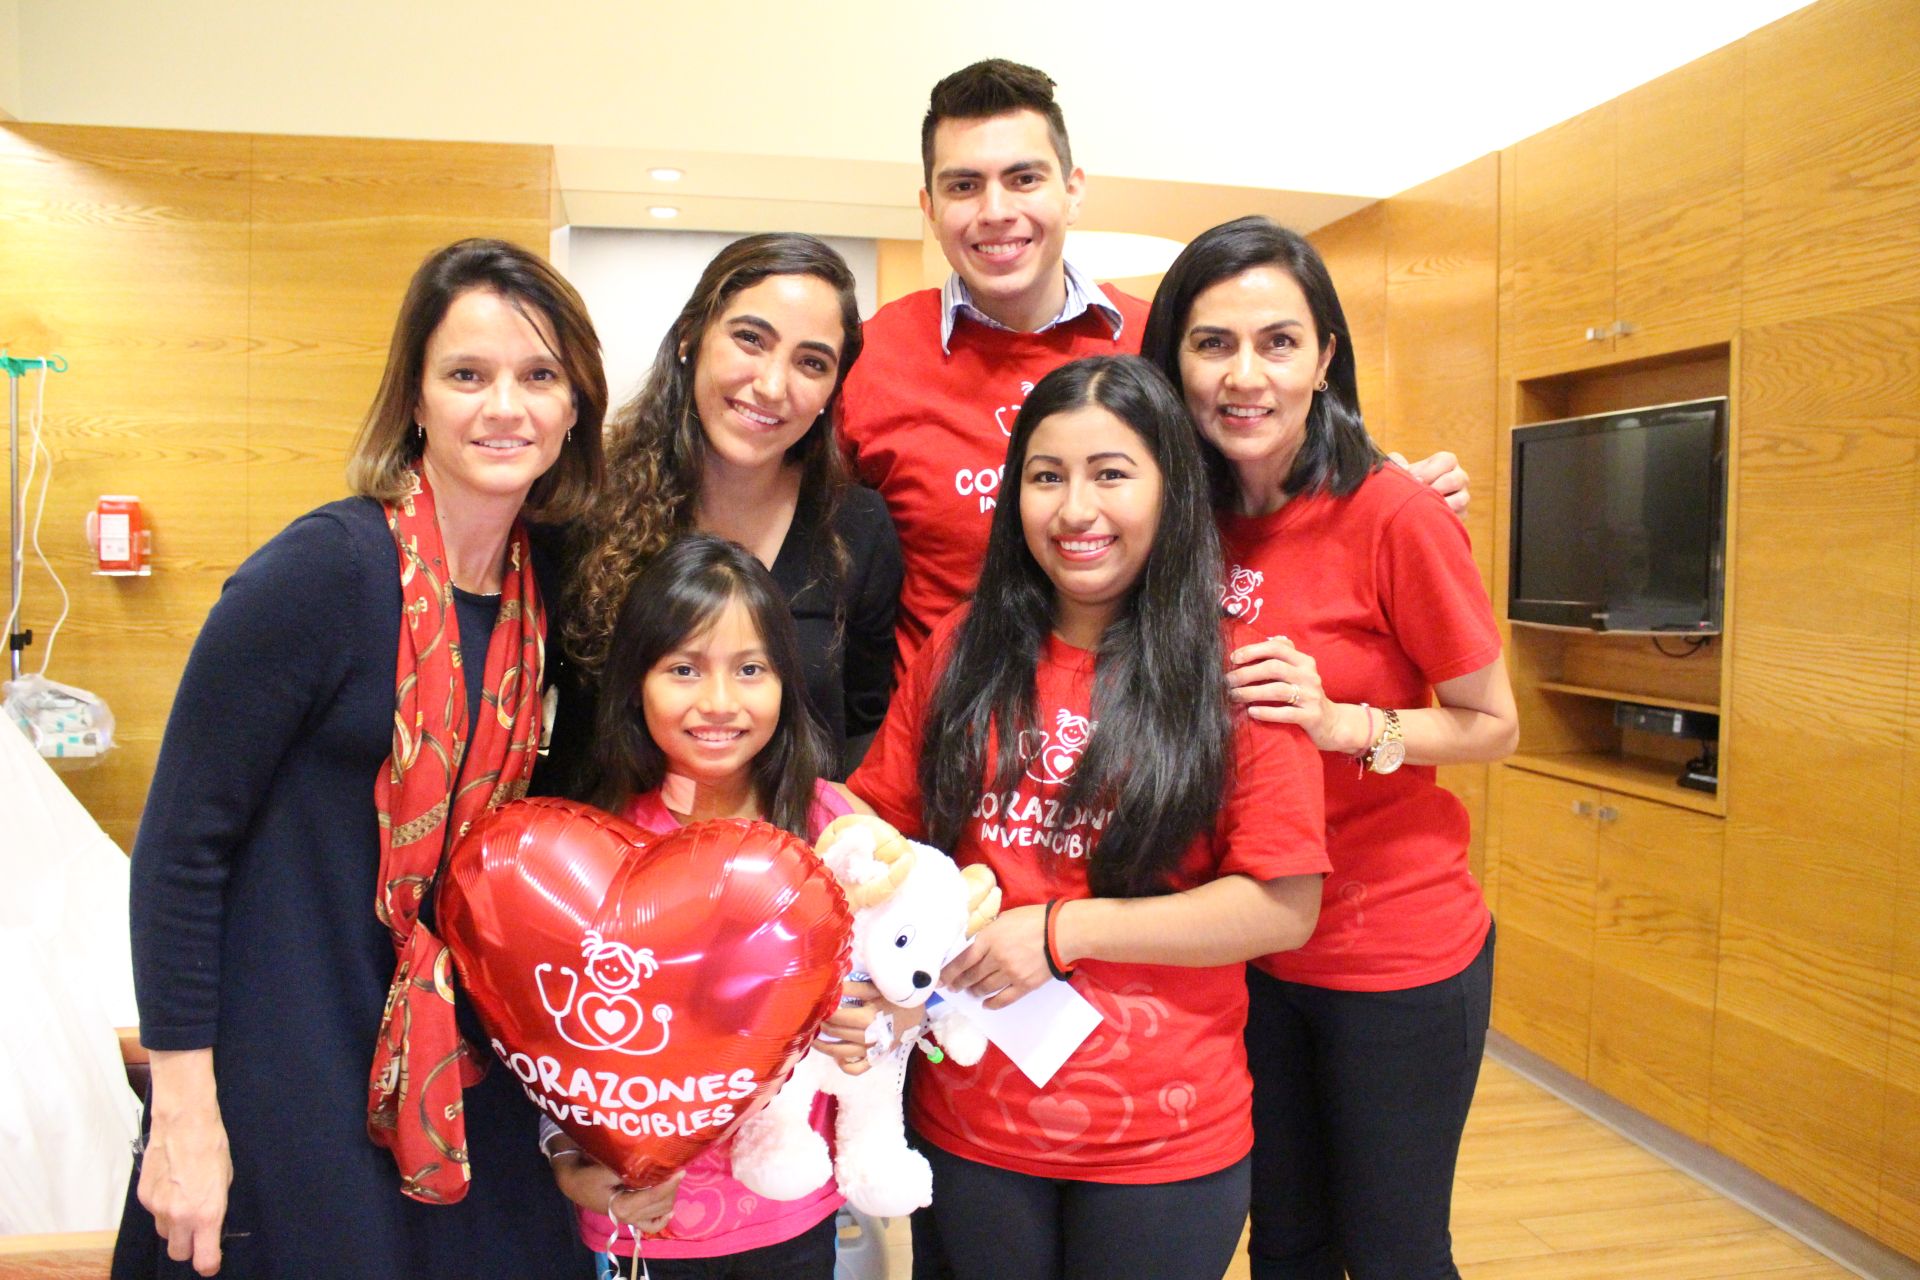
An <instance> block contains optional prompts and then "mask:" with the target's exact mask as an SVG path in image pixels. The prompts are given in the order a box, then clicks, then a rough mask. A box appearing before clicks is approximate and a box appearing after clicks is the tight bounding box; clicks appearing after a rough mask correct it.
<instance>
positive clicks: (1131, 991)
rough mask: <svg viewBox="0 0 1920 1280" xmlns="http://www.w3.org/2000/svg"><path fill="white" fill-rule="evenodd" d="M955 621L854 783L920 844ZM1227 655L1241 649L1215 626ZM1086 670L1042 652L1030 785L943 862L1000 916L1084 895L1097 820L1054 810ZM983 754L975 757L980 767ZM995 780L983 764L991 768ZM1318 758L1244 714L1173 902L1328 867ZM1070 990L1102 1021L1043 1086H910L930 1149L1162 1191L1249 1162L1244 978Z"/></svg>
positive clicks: (1083, 711) (1005, 1066)
mask: <svg viewBox="0 0 1920 1280" xmlns="http://www.w3.org/2000/svg"><path fill="white" fill-rule="evenodd" d="M964 617H965V611H964V610H961V611H959V612H957V613H955V614H954V615H952V616H951V617H949V618H948V619H947V620H946V621H945V622H943V623H941V624H940V626H938V627H937V628H935V630H934V632H933V635H932V636H931V637H930V638H929V641H928V643H927V645H926V647H925V648H924V649H923V650H922V652H921V654H920V656H919V658H917V659H916V660H915V662H914V665H913V668H912V670H911V671H910V672H909V673H908V676H907V680H906V683H905V684H904V685H903V686H902V687H901V688H900V689H899V690H898V691H897V692H896V693H895V694H894V700H893V706H892V707H891V709H890V710H889V711H888V713H887V720H886V723H885V724H884V725H883V726H882V727H881V729H880V734H879V736H878V737H877V738H876V739H875V740H874V744H873V748H872V750H870V751H869V752H868V753H867V757H866V760H865V762H864V763H863V764H862V765H861V766H860V769H859V771H858V772H856V773H855V774H854V775H853V778H852V780H851V781H850V782H849V784H848V785H849V786H851V787H852V788H853V790H854V791H855V793H856V794H858V795H859V796H860V797H861V798H862V799H864V800H866V801H867V802H868V803H869V804H871V805H872V806H873V807H874V809H875V811H876V812H878V813H879V814H880V816H881V817H883V818H885V819H886V820H887V821H888V822H891V823H893V824H894V825H895V826H896V827H898V828H899V829H900V830H901V831H902V832H904V833H906V834H908V835H910V836H918V835H919V834H920V833H921V831H922V827H921V819H920V784H919V766H920V740H921V734H922V732H923V727H924V716H925V714H926V709H927V706H928V704H929V701H930V699H931V697H932V694H933V691H934V686H935V685H936V684H937V683H938V681H939V677H940V673H941V670H942V669H943V668H944V666H945V662H946V655H947V652H948V647H949V645H950V644H951V640H952V636H953V633H954V631H955V630H956V629H957V628H958V626H959V624H960V622H961V620H962V619H963V618H964ZM1224 625H1225V626H1226V628H1227V631H1228V637H1227V643H1228V644H1229V645H1230V646H1231V645H1236V644H1247V643H1251V642H1252V641H1253V640H1255V639H1256V638H1257V637H1255V636H1254V635H1252V634H1251V633H1249V632H1248V631H1247V630H1246V629H1245V628H1243V627H1239V626H1236V625H1234V624H1232V623H1227V624H1224ZM1093 659H1094V655H1093V654H1092V653H1091V652H1090V651H1088V650H1084V649H1076V648H1074V647H1072V646H1071V645H1068V644H1066V643H1064V642H1062V641H1061V640H1059V639H1057V638H1053V637H1049V640H1048V644H1047V647H1046V649H1045V650H1044V651H1043V652H1042V655H1041V661H1040V663H1039V667H1038V670H1037V671H1036V672H1035V679H1034V693H1035V699H1034V702H1035V713H1036V714H1035V721H1034V723H1035V725H1036V726H1037V727H1036V728H1034V729H1031V730H1029V731H1028V750H1027V752H1026V753H1025V754H1026V755H1027V758H1028V765H1027V771H1026V774H1025V775H1024V776H1023V777H1022V778H1021V779H1020V781H1019V782H1018V783H1017V784H1016V785H1015V786H1014V787H1013V788H1012V789H1011V790H1009V791H1007V792H1005V793H1000V794H994V793H989V794H987V795H983V796H982V797H981V799H980V801H979V803H978V804H977V805H976V807H975V816H974V817H973V818H972V820H970V821H969V822H968V824H967V827H966V829H965V832H964V833H963V834H962V836H961V838H960V843H959V847H958V848H957V849H955V850H954V851H953V853H954V858H955V860H956V861H958V862H959V863H960V864H961V865H963V866H964V865H967V864H969V863H974V862H984V863H986V864H987V865H988V866H990V867H992V868H993V872H994V875H995V876H997V877H998V878H999V881H1000V887H1001V891H1002V893H1003V895H1004V905H1005V906H1006V907H1007V908H1012V907H1019V906H1026V905H1029V904H1032V903H1038V902H1045V901H1047V900H1048V899H1050V898H1085V897H1088V896H1090V894H1089V891H1088V887H1087V875H1086V857H1087V852H1088V850H1089V849H1090V848H1092V847H1093V846H1094V844H1095V842H1096V841H1097V839H1098V836H1099V831H1100V828H1101V827H1103V826H1104V825H1105V824H1106V821H1107V819H1108V814H1107V813H1106V812H1100V811H1096V812H1093V813H1085V812H1079V811H1075V812H1069V813H1060V812H1059V808H1060V802H1061V799H1062V797H1064V796H1065V794H1066V791H1067V785H1068V783H1069V782H1070V781H1071V779H1072V776H1073V768H1074V765H1075V763H1076V762H1077V761H1078V760H1079V757H1080V753H1081V751H1082V750H1083V749H1084V748H1085V746H1086V744H1087V740H1088V737H1089V735H1090V734H1091V732H1092V730H1093V728H1094V727H1095V726H1094V725H1093V724H1092V723H1091V722H1090V721H1089V719H1088V717H1089V715H1090V713H1091V707H1092V696H1093ZM994 750H995V748H994V746H993V744H992V743H991V742H989V743H988V747H987V759H988V761H989V762H991V761H992V759H993V755H994ZM989 767H991V765H989ZM1323 794H1324V792H1323V787H1322V783H1321V779H1320V758H1319V753H1318V752H1316V751H1315V750H1314V749H1313V744H1312V743H1311V742H1310V741H1308V739H1307V737H1306V735H1305V734H1303V733H1301V732H1300V731H1299V730H1298V729H1296V728H1293V727H1291V726H1287V725H1271V724H1262V723H1260V722H1258V721H1254V720H1250V719H1247V718H1246V717H1244V716H1243V717H1240V718H1239V723H1238V725H1237V728H1236V731H1235V737H1234V775H1233V780H1232V784H1231V786H1230V788H1229V790H1228V793H1227V796H1226V798H1225V800H1224V801H1223V803H1222V805H1221V808H1220V815H1219V818H1218V819H1217V821H1216V823H1215V825H1214V828H1213V830H1211V831H1210V832H1207V833H1206V834H1204V835H1202V836H1200V837H1198V838H1196V839H1195V840H1194V842H1193V843H1192V845H1191V846H1189V848H1188V850H1187V854H1186V857H1185V859H1184V860H1183V861H1182V863H1181V865H1180V869H1179V872H1178V874H1177V876H1176V880H1175V887H1177V888H1180V889H1186V888H1191V887H1193V886H1195V885H1198V884H1203V883H1205V882H1206V881H1209V880H1213V879H1217V878H1218V877H1220V876H1224V875H1231V874H1241V875H1247V876H1251V877H1253V878H1254V879H1257V880H1271V879H1274V878H1276V877H1279V876H1289V875H1319V874H1323V873H1324V872H1325V871H1326V870H1327V865H1328V864H1327V856H1326V849H1325V836H1324V832H1325V828H1326V819H1325V813H1324V810H1323V808H1322V797H1323ZM1073 985H1074V988H1075V989H1076V990H1077V991H1079V992H1080V994H1081V995H1083V996H1085V997H1086V998H1087V999H1088V1000H1089V1001H1091V1002H1092V1003H1093V1005H1094V1007H1095V1008H1097V1009H1098V1010H1099V1011H1100V1013H1101V1015H1102V1019H1103V1020H1102V1022H1101V1024H1100V1026H1099V1027H1098V1028H1097V1029H1096V1030H1095V1031H1094V1033H1093V1034H1092V1035H1091V1036H1090V1037H1088V1039H1087V1041H1086V1043H1085V1044H1083V1045H1081V1046H1080V1048H1079V1049H1078V1050H1076V1051H1075V1052H1074V1054H1073V1056H1072V1057H1070V1058H1068V1059H1067V1061H1066V1064H1065V1065H1064V1066H1062V1067H1061V1068H1060V1070H1059V1072H1058V1073H1057V1074H1056V1075H1055V1076H1054V1077H1053V1079H1052V1080H1051V1081H1049V1082H1048V1084H1047V1085H1046V1086H1045V1087H1044V1088H1035V1087H1034V1085H1033V1083H1032V1082H1031V1081H1030V1080H1028V1079H1027V1077H1026V1076H1025V1075H1024V1074H1022V1073H1021V1071H1020V1069H1019V1068H1018V1067H1016V1066H1014V1065H1013V1063H1012V1062H1011V1061H1010V1060H1009V1059H1008V1058H1007V1057H1006V1055H1005V1054H1003V1053H1001V1052H1000V1051H999V1050H998V1049H997V1048H992V1047H989V1048H988V1050H987V1055H986V1057H985V1058H983V1059H982V1060H981V1061H980V1063H979V1064H978V1065H976V1066H973V1067H962V1066H960V1065H958V1064H957V1063H955V1062H953V1061H952V1060H950V1059H949V1060H948V1061H945V1062H942V1063H940V1064H938V1065H936V1066H933V1067H932V1068H931V1069H930V1070H919V1071H915V1072H914V1076H913V1078H914V1081H915V1084H914V1088H913V1098H912V1103H911V1109H910V1114H911V1115H912V1118H913V1123H914V1126H915V1127H916V1128H917V1129H918V1130H919V1131H920V1133H921V1135H922V1136H924V1137H925V1138H926V1139H927V1140H928V1141H930V1142H933V1143H935V1144H936V1145H938V1146H940V1147H941V1148H943V1149H944V1150H947V1151H950V1152H953V1153H954V1154H956V1155H961V1156H964V1157H966V1158H967V1159H970V1160H977V1161H980V1162H982V1163H984V1164H990V1165H994V1166H996V1167H998V1168H1002V1169H1011V1170H1013V1171H1015V1172H1018V1173H1027V1174H1033V1175H1035V1176H1039V1177H1066V1178H1075V1179H1079V1180H1082V1181H1090V1182H1118V1183H1147V1182H1172V1181H1177V1180H1179V1179H1182V1178H1195V1177H1199V1176H1201V1175H1203V1174H1208V1173H1213V1172H1216V1171H1218V1170H1220V1169H1224V1168H1226V1167H1227V1166H1229V1165H1231V1164H1233V1163H1234V1162H1235V1161H1237V1160H1239V1159H1240V1158H1241V1157H1242V1156H1244V1155H1246V1154H1247V1152H1248V1151H1249V1150H1250V1149H1251V1148H1252V1145H1253V1126H1252V1122H1251V1115H1250V1105H1251V1098H1252V1091H1251V1090H1252V1086H1251V1082H1250V1080H1249V1077H1248V1075H1247V1062H1246V1051H1245V1047H1244V1043H1243V1041H1242V1039H1241V1033H1242V1030H1243V1028H1244V1027H1245V1024H1246V1011H1247V989H1246V978H1245V969H1244V967H1243V966H1241V965H1238V964H1231V965H1219V966H1213V967H1208V968H1185V967H1179V966H1172V965H1146V964H1112V963H1107V962H1103V961H1098V960H1086V961H1082V962H1080V963H1079V964H1078V965H1077V966H1076V968H1075V970H1074V975H1073Z"/></svg>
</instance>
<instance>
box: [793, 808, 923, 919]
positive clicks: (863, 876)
mask: <svg viewBox="0 0 1920 1280" xmlns="http://www.w3.org/2000/svg"><path fill="white" fill-rule="evenodd" d="M814 849H815V851H816V852H818V853H819V855H820V859H821V861H823V862H825V863H826V864H827V869H828V870H830V871H832V872H833V874H834V878H835V879H837V880H839V881H840V886H841V888H843V889H845V890H846V894H847V905H848V906H849V907H851V908H852V909H853V910H855V911H858V910H860V909H861V908H862V907H870V906H872V905H873V904H874V903H876V902H879V901H880V900H882V899H883V898H885V897H887V896H888V895H889V894H891V893H892V892H893V891H894V890H895V889H898V888H899V887H900V885H901V884H902V883H903V882H904V881H905V880H906V878H907V873H908V872H910V871H912V870H913V846H911V845H909V844H908V843H907V841H906V838H905V837H904V836H902V835H901V834H900V833H899V832H898V831H895V830H894V829H893V828H892V827H891V826H889V825H888V824H887V823H885V822H882V821H881V820H880V819H879V818H876V817H874V816H873V815H871V814H865V813H849V814H847V815H845V816H844V817H840V818H835V819H834V820H833V821H832V822H831V823H829V824H827V829H826V830H825V831H822V832H821V833H820V838H819V839H818V840H816V841H815V842H814Z"/></svg>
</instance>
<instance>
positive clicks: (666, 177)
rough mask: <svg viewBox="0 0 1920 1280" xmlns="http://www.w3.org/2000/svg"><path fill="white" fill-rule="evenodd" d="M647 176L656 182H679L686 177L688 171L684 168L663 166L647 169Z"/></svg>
mask: <svg viewBox="0 0 1920 1280" xmlns="http://www.w3.org/2000/svg"><path fill="white" fill-rule="evenodd" d="M647 176H648V177H649V178H652V179H653V180H654V181H655V182H678V181H680V179H682V178H684V177H686V176H687V173H686V170H684V169H673V168H668V167H665V166H662V167H661V168H658V169H649V170H647Z"/></svg>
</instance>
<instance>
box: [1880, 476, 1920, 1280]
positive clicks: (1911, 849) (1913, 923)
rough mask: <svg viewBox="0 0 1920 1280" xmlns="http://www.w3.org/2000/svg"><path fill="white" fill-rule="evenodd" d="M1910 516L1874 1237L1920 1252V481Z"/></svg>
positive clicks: (1905, 1250)
mask: <svg viewBox="0 0 1920 1280" xmlns="http://www.w3.org/2000/svg"><path fill="white" fill-rule="evenodd" d="M1914 488H1915V492H1914V509H1913V517H1912V526H1911V527H1912V528H1913V530H1914V536H1913V569H1912V575H1911V578H1910V582H1911V583H1912V586H1911V587H1910V588H1909V592H1908V600H1909V610H1910V612H1909V615H1908V618H1909V620H1908V624H1907V716H1906V720H1907V733H1906V739H1907V740H1906V749H1905V751H1904V752H1902V755H1903V757H1904V763H1905V774H1906V777H1905V781H1904V783H1903V784H1902V786H1901V793H1902V795H1903V796H1904V797H1905V805H1904V806H1903V811H1902V813H1901V818H1900V840H1899V846H1898V847H1899V862H1898V871H1897V880H1898V890H1897V897H1896V900H1895V904H1894V925H1893V939H1894V941H1893V1016H1892V1020H1891V1025H1890V1028H1889V1032H1890V1035H1889V1042H1888V1046H1887V1075H1886V1137H1885V1139H1884V1141H1883V1142H1882V1144H1881V1149H1880V1150H1881V1161H1880V1163H1881V1171H1880V1229H1879V1232H1878V1235H1879V1237H1880V1238H1881V1239H1882V1240H1884V1241H1886V1242H1887V1243H1888V1244H1890V1245H1892V1246H1893V1247H1894V1248H1896V1249H1898V1250H1900V1251H1901V1252H1902V1253H1905V1254H1907V1255H1908V1256H1909V1257H1915V1258H1920V696H1916V694H1915V690H1917V689H1920V484H1916V485H1915V487H1914Z"/></svg>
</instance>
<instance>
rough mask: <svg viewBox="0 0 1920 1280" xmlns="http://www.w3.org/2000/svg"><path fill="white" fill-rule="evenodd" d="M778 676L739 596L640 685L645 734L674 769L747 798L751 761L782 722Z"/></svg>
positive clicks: (708, 785)
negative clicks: (646, 733)
mask: <svg viewBox="0 0 1920 1280" xmlns="http://www.w3.org/2000/svg"><path fill="white" fill-rule="evenodd" d="M780 698H781V683H780V677H779V676H778V675H776V674H775V673H774V669H773V664H772V662H771V661H769V659H768V656H767V651H766V646H765V644H764V643H763V642H762V640H761V638H760V632H759V629H758V628H757V627H755V626H754V624H753V615H752V613H751V612H749V611H748V609H747V606H746V604H745V603H743V602H742V601H741V600H740V599H739V598H738V597H736V598H734V599H732V600H729V601H728V602H727V604H726V606H725V607H724V608H722V609H721V610H720V612H719V613H718V614H717V615H715V617H714V619H713V624H712V625H711V626H709V627H707V628H706V629H705V630H704V631H699V632H696V633H694V634H693V635H690V636H688V637H686V639H685V640H683V641H682V642H681V643H680V644H679V645H677V646H675V648H674V649H673V650H672V651H671V652H669V653H667V654H666V655H665V656H663V657H662V658H661V659H660V660H659V661H658V662H656V663H654V664H653V667H652V669H650V670H649V671H648V672H647V674H646V676H645V678H644V679H642V680H641V682H640V704H641V710H642V714H643V715H644V717H645V719H646V723H647V732H648V734H649V735H650V736H651V737H652V738H653V740H654V742H655V744H657V745H658V746H659V748H660V751H661V754H663V755H664V756H666V758H667V767H668V768H669V769H671V770H672V771H673V772H674V773H677V774H680V775H682V776H683V777H688V778H691V779H693V781H694V782H696V783H699V784H701V785H703V786H706V787H711V788H713V789H714V790H715V791H716V792H719V793H721V794H722V795H725V796H735V795H738V796H740V797H741V798H750V797H751V795H752V773H751V772H750V770H751V767H752V764H753V759H754V757H755V756H757V755H759V754H760V751H761V748H763V747H765V746H766V745H767V743H768V741H769V740H771V739H772V737H773V731H774V728H775V726H777V725H778V724H779V722H780Z"/></svg>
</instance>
